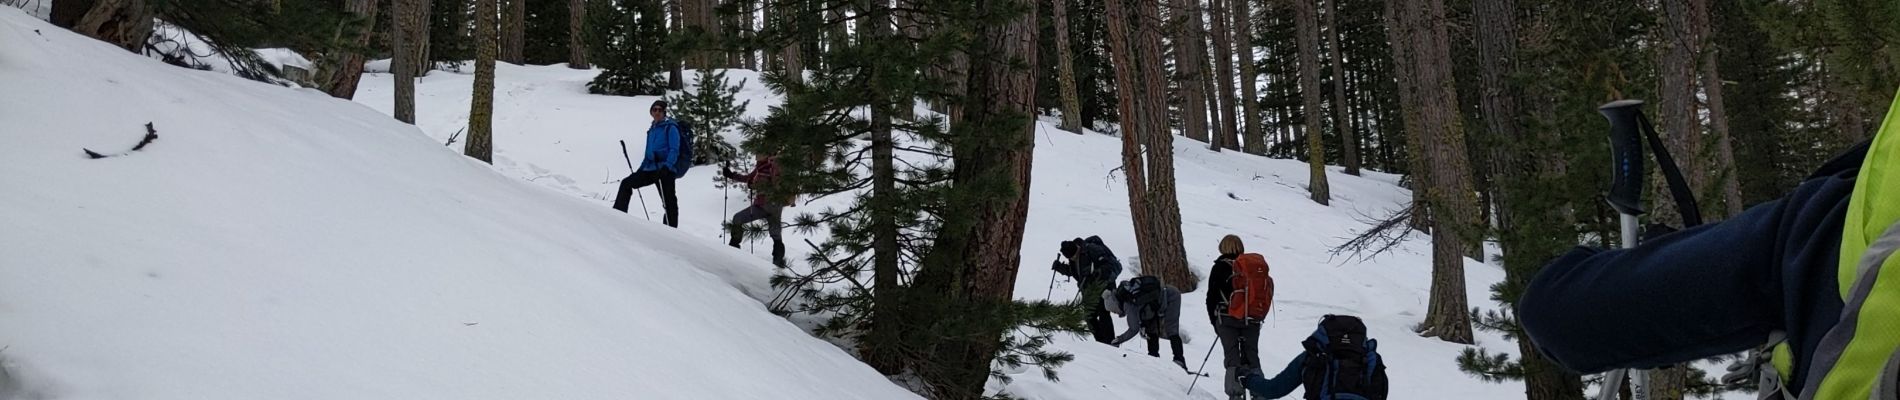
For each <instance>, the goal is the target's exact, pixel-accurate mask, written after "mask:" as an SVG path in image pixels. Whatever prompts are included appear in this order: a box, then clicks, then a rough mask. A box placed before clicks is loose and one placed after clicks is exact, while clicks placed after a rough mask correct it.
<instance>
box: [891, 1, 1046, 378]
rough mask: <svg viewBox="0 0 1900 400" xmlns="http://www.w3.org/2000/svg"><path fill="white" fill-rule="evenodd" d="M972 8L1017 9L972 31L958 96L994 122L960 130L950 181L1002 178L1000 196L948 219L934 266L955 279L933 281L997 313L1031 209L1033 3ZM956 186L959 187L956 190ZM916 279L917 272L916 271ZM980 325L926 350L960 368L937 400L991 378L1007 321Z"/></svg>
mask: <svg viewBox="0 0 1900 400" xmlns="http://www.w3.org/2000/svg"><path fill="white" fill-rule="evenodd" d="M977 1H979V3H977V4H975V5H974V6H975V7H978V9H984V8H988V7H994V6H995V5H994V4H985V3H991V2H1001V3H1003V4H1002V5H1005V6H1011V8H1014V9H1022V10H1025V11H1023V12H1022V13H1021V14H1017V15H1014V16H1012V17H1011V18H1009V19H1007V20H1005V21H1000V22H997V23H990V24H984V25H982V26H979V27H977V28H976V30H975V32H973V33H974V34H973V35H972V36H971V37H972V38H975V40H976V43H975V44H974V45H972V46H971V47H972V49H971V55H970V57H969V60H970V65H969V68H970V69H969V82H970V85H969V90H970V93H969V96H968V97H966V98H965V99H967V100H965V101H964V106H962V107H958V108H959V109H961V110H963V118H964V119H965V120H966V121H967V122H968V123H969V124H970V126H980V127H995V128H997V129H975V130H969V131H967V134H968V136H970V137H968V138H966V139H963V140H959V141H958V142H957V144H955V145H954V146H955V148H954V149H953V153H952V154H953V161H952V162H953V164H954V165H955V168H953V171H952V179H953V182H954V186H958V187H962V188H968V189H969V190H978V189H977V188H978V187H980V186H991V187H994V186H992V185H999V184H1000V185H1002V186H1004V187H1007V188H1008V189H1007V190H1006V191H1005V192H1006V193H1008V194H1007V195H1001V196H998V195H987V196H973V197H976V198H974V199H971V200H972V201H970V202H969V204H961V205H959V207H960V208H965V210H963V211H961V212H958V213H956V215H957V216H958V220H955V221H946V223H945V227H946V229H945V230H944V231H943V233H942V236H941V237H940V238H939V240H938V243H939V246H944V245H945V244H948V247H947V248H945V247H939V248H938V249H937V250H935V251H939V252H945V254H943V255H941V256H936V255H933V257H940V258H938V260H939V261H938V263H937V264H936V265H934V266H933V267H936V268H959V269H960V271H959V272H958V273H957V274H956V275H959V276H960V279H951V280H948V281H947V282H938V283H932V284H934V285H944V284H945V283H950V284H949V285H944V288H945V289H948V290H946V292H948V293H949V296H948V297H949V298H950V299H951V300H953V301H956V303H955V304H959V305H967V306H960V307H959V309H967V310H970V311H968V313H967V314H965V316H961V317H952V318H962V319H966V320H969V319H972V317H971V316H996V315H998V314H997V313H1000V312H1002V310H1006V309H1007V308H1008V307H1010V303H1011V301H1012V299H1013V298H1014V293H1013V292H1014V289H1015V287H1016V273H1017V268H1018V265H1020V262H1021V257H1022V241H1023V222H1024V221H1025V220H1026V219H1027V217H1028V215H1029V189H1030V174H1029V172H1030V167H1031V161H1032V158H1031V156H1032V155H1033V154H1034V149H1035V124H1034V123H1032V122H1029V121H1030V120H1029V119H1028V118H1030V117H1032V116H1033V115H1035V97H1036V96H1035V90H1036V86H1037V85H1036V71H1038V69H1037V68H1036V62H1037V60H1036V52H1037V46H1036V43H1037V40H1038V38H1037V35H1038V30H1037V27H1036V11H1035V10H1036V7H1035V5H1034V4H1033V3H1028V2H1027V1H1024V0H977ZM959 190H961V189H959ZM920 279H921V278H920ZM975 319H976V320H978V322H979V323H983V324H987V325H985V326H983V327H982V328H983V329H981V330H979V331H978V335H977V336H972V337H967V338H946V339H945V340H944V341H943V344H942V345H940V346H938V350H939V351H936V352H934V354H933V355H932V357H950V359H952V360H955V361H954V362H955V364H957V365H958V366H960V367H961V368H958V372H957V373H956V374H955V375H954V376H952V377H950V379H949V380H948V381H947V382H943V383H941V384H939V385H938V389H939V390H938V394H939V396H937V398H944V399H977V398H981V397H982V395H983V390H984V383H985V382H987V381H989V378H990V366H991V362H992V361H993V360H994V359H995V356H996V355H997V354H996V353H997V352H998V350H1000V349H1001V348H1002V339H1003V335H1005V334H1007V332H1008V329H1009V327H1008V326H1005V325H1003V324H995V323H994V322H984V320H992V319H995V318H993V317H990V318H975Z"/></svg>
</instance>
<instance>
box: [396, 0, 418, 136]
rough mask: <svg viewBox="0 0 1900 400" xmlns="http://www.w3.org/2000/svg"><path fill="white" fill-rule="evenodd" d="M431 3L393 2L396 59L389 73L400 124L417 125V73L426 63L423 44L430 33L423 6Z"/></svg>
mask: <svg viewBox="0 0 1900 400" xmlns="http://www.w3.org/2000/svg"><path fill="white" fill-rule="evenodd" d="M426 1H428V0H392V1H391V2H390V7H391V8H394V10H390V13H389V17H390V18H389V19H390V22H391V28H390V30H391V31H392V32H391V33H392V34H391V35H390V36H389V37H390V40H389V48H390V49H391V52H392V53H393V54H392V56H394V59H392V60H390V65H389V70H390V72H392V73H393V75H395V79H396V82H395V84H396V96H395V102H396V105H395V114H396V120H397V121H402V122H404V123H407V124H410V125H415V124H416V70H417V69H418V68H417V65H419V64H421V63H422V60H420V59H419V58H420V57H422V43H419V42H417V40H422V39H425V38H426V36H423V34H422V32H421V31H424V30H426V27H425V26H424V22H426V21H427V18H428V16H427V15H424V14H423V13H422V12H423V8H422V3H423V2H426Z"/></svg>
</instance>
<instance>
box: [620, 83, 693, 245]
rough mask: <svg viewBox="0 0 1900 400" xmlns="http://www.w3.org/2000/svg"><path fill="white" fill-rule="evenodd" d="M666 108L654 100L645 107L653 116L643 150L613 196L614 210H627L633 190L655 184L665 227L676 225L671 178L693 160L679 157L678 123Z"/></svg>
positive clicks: (688, 165) (677, 225)
mask: <svg viewBox="0 0 1900 400" xmlns="http://www.w3.org/2000/svg"><path fill="white" fill-rule="evenodd" d="M666 107H667V105H666V100H658V101H654V102H653V108H651V109H648V110H647V112H648V113H650V114H652V116H653V125H652V126H650V127H647V150H646V152H645V153H643V154H644V155H642V156H641V157H642V158H641V159H640V169H639V170H637V171H634V172H633V174H632V175H627V178H626V179H621V180H620V192H619V194H617V195H615V196H614V209H615V210H620V211H627V203H628V201H629V200H632V198H631V197H629V195H632V194H633V191H635V190H640V188H643V187H646V186H647V185H652V184H655V183H658V184H659V185H660V204H661V208H663V209H664V210H665V211H666V217H665V218H663V221H665V222H666V226H671V227H674V228H678V227H679V226H680V219H679V211H680V205H679V197H678V196H676V195H675V194H674V192H673V181H674V180H676V179H679V176H680V175H681V174H685V173H686V168H687V167H690V166H692V163H693V161H692V160H682V159H681V158H684V157H680V153H681V151H682V150H681V147H682V143H683V142H684V140H683V139H682V138H681V133H680V128H679V123H678V122H677V121H674V120H673V118H669V117H667V116H666ZM688 151H690V150H688Z"/></svg>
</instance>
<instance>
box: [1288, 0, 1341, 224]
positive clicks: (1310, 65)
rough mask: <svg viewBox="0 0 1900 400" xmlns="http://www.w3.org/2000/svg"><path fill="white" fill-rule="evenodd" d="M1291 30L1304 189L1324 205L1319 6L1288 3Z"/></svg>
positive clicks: (1296, 0) (1303, 0)
mask: <svg viewBox="0 0 1900 400" xmlns="http://www.w3.org/2000/svg"><path fill="white" fill-rule="evenodd" d="M1291 3H1292V4H1293V15H1294V16H1293V19H1294V25H1295V26H1296V28H1295V29H1297V30H1299V44H1300V55H1299V57H1300V58H1299V60H1300V98H1301V99H1304V100H1305V107H1304V108H1303V111H1304V114H1305V115H1306V123H1305V125H1304V129H1301V131H1303V132H1305V133H1306V145H1307V150H1306V163H1307V165H1308V167H1309V168H1308V169H1309V172H1310V175H1309V177H1308V178H1307V184H1306V190H1307V193H1308V194H1310V195H1311V197H1312V199H1313V202H1316V203H1319V204H1320V205H1326V204H1327V203H1328V202H1330V201H1331V200H1332V190H1331V189H1329V188H1328V185H1327V182H1326V147H1325V141H1324V139H1323V138H1322V136H1323V135H1324V134H1323V133H1322V132H1325V129H1323V128H1322V127H1321V126H1320V118H1321V117H1320V115H1322V114H1324V113H1323V112H1322V111H1321V110H1320V106H1319V104H1320V100H1319V96H1320V92H1321V91H1322V90H1324V89H1320V85H1319V64H1320V58H1319V10H1318V8H1319V5H1318V4H1317V3H1318V1H1317V0H1292V1H1291Z"/></svg>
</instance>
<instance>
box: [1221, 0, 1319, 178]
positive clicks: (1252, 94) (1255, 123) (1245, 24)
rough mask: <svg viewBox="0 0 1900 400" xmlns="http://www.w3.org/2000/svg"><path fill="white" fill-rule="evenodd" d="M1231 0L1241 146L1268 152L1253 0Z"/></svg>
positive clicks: (1260, 152) (1255, 151)
mask: <svg viewBox="0 0 1900 400" xmlns="http://www.w3.org/2000/svg"><path fill="white" fill-rule="evenodd" d="M1228 1H1230V2H1232V4H1233V12H1231V13H1229V14H1228V15H1230V16H1232V17H1233V18H1234V55H1235V56H1238V57H1239V61H1240V110H1241V118H1240V120H1241V122H1245V123H1246V125H1247V126H1246V127H1245V132H1246V136H1244V137H1245V138H1246V140H1247V142H1246V143H1245V145H1244V146H1242V147H1241V148H1242V149H1243V150H1242V151H1245V152H1247V154H1255V155H1262V154H1267V146H1266V141H1267V138H1266V133H1265V132H1264V131H1262V130H1261V127H1260V94H1259V93H1258V92H1259V90H1260V86H1259V85H1260V79H1259V78H1260V74H1259V73H1258V72H1257V71H1255V70H1254V69H1255V68H1254V65H1253V0H1228ZM1322 203H1323V202H1322Z"/></svg>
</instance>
